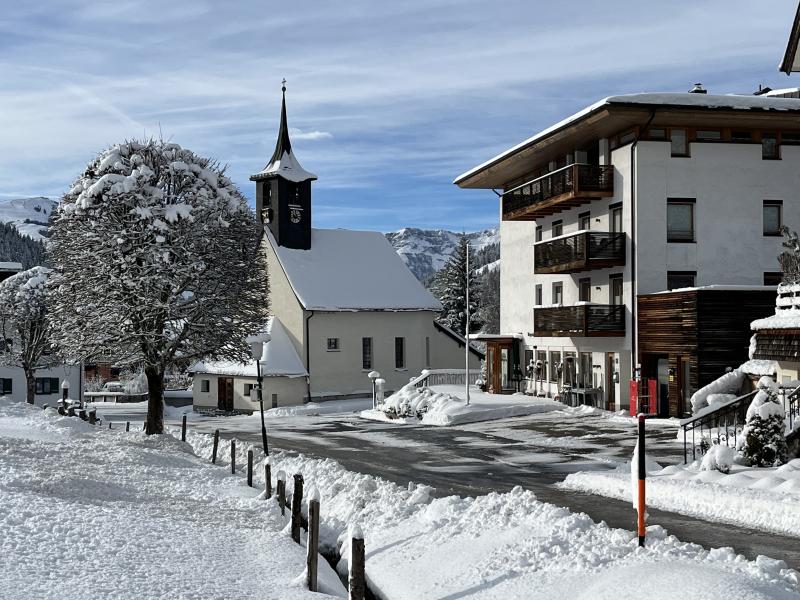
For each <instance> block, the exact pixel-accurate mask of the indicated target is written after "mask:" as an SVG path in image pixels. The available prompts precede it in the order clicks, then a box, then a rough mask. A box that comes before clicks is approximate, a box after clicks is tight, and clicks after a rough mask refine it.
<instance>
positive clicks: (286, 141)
mask: <svg viewBox="0 0 800 600" xmlns="http://www.w3.org/2000/svg"><path fill="white" fill-rule="evenodd" d="M281 91H282V98H281V122H280V126H279V128H278V141H277V142H276V144H275V152H273V154H272V158H271V159H270V160H269V162H268V163H267V166H266V167H264V168H263V169H262V170H261V171H259V172H258V173H256V174H255V175H251V176H250V181H255V183H256V213H257V216H258V218H259V220H261V221H262V222H264V223H265V224H266V225H268V226H269V229H270V231H271V232H272V235H273V236H274V237H275V240H276V241H277V242H278V244H279V245H280V246H286V247H288V248H298V249H303V250H308V249H309V248H310V247H311V182H312V181H314V180H315V179H316V178H317V176H316V175H314V174H313V173H311V172H309V171H306V170H305V169H304V168H303V167H301V166H300V163H299V162H298V161H297V158H295V156H294V153H293V152H292V140H291V139H290V138H289V124H288V120H287V118H286V80H285V79H284V80H283V82H282V86H281Z"/></svg>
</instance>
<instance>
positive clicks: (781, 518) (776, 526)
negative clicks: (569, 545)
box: [559, 446, 800, 536]
mask: <svg viewBox="0 0 800 600" xmlns="http://www.w3.org/2000/svg"><path fill="white" fill-rule="evenodd" d="M714 448H720V450H715V451H714V454H713V456H714V458H713V460H714V461H715V462H716V463H717V464H718V465H719V464H723V463H724V464H727V465H730V466H729V468H730V473H729V474H725V473H723V472H720V471H719V470H718V469H713V470H710V469H707V468H706V467H708V466H709V465H708V463H706V462H705V460H704V462H703V463H702V464H701V463H700V462H699V461H697V462H695V463H694V464H692V465H674V466H669V467H666V468H664V469H661V470H659V471H654V472H649V473H648V476H647V504H648V506H651V507H653V508H660V509H663V510H669V511H672V512H677V513H681V514H685V515H690V516H694V517H698V518H701V519H706V520H709V521H717V522H720V523H732V524H735V525H740V526H742V527H749V528H753V529H760V530H763V531H772V532H775V533H780V534H784V535H792V536H800V511H798V510H797V503H798V502H800V459H795V460H792V461H789V462H788V463H787V464H785V465H783V466H780V467H770V468H749V467H745V466H742V465H737V464H731V461H729V460H728V459H729V458H730V455H729V454H728V453H727V451H726V450H725V447H724V446H712V450H713V449H714ZM706 456H708V455H706ZM708 460H709V461H711V460H712V459H708ZM629 477H630V476H629V474H628V467H627V465H623V466H620V467H619V468H617V469H616V470H614V471H604V472H580V473H573V474H570V475H568V476H567V478H566V479H565V480H564V481H563V482H562V483H561V484H559V486H560V487H562V488H564V489H569V490H575V491H580V492H586V493H590V494H600V495H602V496H608V497H610V498H618V499H620V500H627V499H628V498H629V497H630V481H629ZM754 507H758V509H757V510H756V509H754Z"/></svg>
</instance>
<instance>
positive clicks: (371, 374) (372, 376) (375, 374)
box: [367, 371, 381, 381]
mask: <svg viewBox="0 0 800 600" xmlns="http://www.w3.org/2000/svg"><path fill="white" fill-rule="evenodd" d="M380 376H381V374H380V373H378V372H377V371H370V372H369V373H368V374H367V377H369V378H370V379H372V381H375V380H376V379H378V377H380Z"/></svg>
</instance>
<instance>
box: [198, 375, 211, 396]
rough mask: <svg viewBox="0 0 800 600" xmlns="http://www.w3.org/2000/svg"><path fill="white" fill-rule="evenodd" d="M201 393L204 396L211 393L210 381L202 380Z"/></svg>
mask: <svg viewBox="0 0 800 600" xmlns="http://www.w3.org/2000/svg"><path fill="white" fill-rule="evenodd" d="M200 392H201V393H203V394H208V393H210V392H211V380H210V379H201V380H200Z"/></svg>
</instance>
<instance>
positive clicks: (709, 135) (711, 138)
mask: <svg viewBox="0 0 800 600" xmlns="http://www.w3.org/2000/svg"><path fill="white" fill-rule="evenodd" d="M695 136H696V137H697V140H698V141H700V142H718V141H719V140H721V139H722V132H721V131H719V130H718V129H698V130H697V132H696V133H695Z"/></svg>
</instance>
